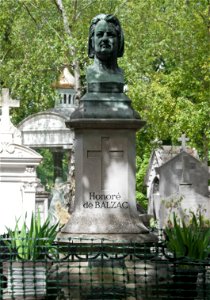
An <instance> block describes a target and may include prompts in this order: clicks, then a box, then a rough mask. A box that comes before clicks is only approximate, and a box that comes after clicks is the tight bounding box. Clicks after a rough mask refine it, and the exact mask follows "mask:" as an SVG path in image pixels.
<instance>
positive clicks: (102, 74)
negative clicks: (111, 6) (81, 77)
mask: <svg viewBox="0 0 210 300" xmlns="http://www.w3.org/2000/svg"><path fill="white" fill-rule="evenodd" d="M88 44H89V45H88V56H89V57H90V58H93V59H94V63H93V64H92V65H91V66H89V67H88V68H87V82H88V84H97V83H106V82H107V83H108V82H113V83H121V84H123V83H124V76H123V71H122V69H120V68H119V67H118V64H117V59H118V57H122V56H123V52H124V36H123V31H122V29H121V26H120V23H119V21H118V19H117V18H116V17H115V16H113V15H107V14H100V15H97V16H96V17H95V18H93V20H92V22H91V25H90V30H89V41H88Z"/></svg>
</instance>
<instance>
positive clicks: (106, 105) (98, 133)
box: [61, 14, 154, 242]
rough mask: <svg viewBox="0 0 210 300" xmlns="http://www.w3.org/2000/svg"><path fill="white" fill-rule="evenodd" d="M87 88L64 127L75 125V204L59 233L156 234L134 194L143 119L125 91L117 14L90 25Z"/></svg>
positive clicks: (139, 237) (141, 237)
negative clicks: (146, 222)
mask: <svg viewBox="0 0 210 300" xmlns="http://www.w3.org/2000/svg"><path fill="white" fill-rule="evenodd" d="M88 42H89V45H88V46H89V49H88V55H89V57H90V58H93V60H94V62H93V64H92V65H91V66H89V67H88V69H87V93H86V94H85V95H84V96H83V97H82V99H81V100H80V104H79V107H78V109H76V110H75V112H73V113H72V115H71V117H70V121H67V122H66V125H67V127H69V128H73V129H74V131H75V182H76V187H75V189H76V190H75V204H74V209H73V212H72V214H71V217H70V219H69V221H68V223H67V224H66V225H65V226H64V228H63V229H62V233H61V236H62V237H66V236H67V237H90V238H94V237H95V238H96V237H98V238H110V239H114V240H116V241H117V240H126V241H139V242H147V241H151V240H152V239H154V237H153V236H151V235H150V234H149V231H148V229H147V228H146V227H145V226H144V224H143V222H141V220H140V217H139V214H138V212H137V208H136V199H135V182H136V178H135V173H136V169H135V163H136V162H135V160H136V154H135V151H136V150H135V135H136V131H137V130H139V129H140V128H142V127H143V126H144V124H145V122H144V121H142V120H141V118H140V116H139V115H138V114H137V112H136V111H135V110H134V109H133V108H132V106H131V100H130V99H129V98H128V97H127V95H125V94H124V76H123V71H122V70H121V69H120V68H119V66H118V62H117V60H118V57H122V56H123V51H124V36H123V31H122V28H121V25H120V23H119V21H118V19H117V18H116V17H115V16H113V15H106V14H100V15H98V16H96V17H95V18H94V19H93V20H92V22H91V25H90V31H89V41H88Z"/></svg>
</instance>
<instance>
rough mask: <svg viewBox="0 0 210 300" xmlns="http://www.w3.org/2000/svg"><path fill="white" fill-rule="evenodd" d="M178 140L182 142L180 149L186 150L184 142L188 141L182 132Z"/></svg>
mask: <svg viewBox="0 0 210 300" xmlns="http://www.w3.org/2000/svg"><path fill="white" fill-rule="evenodd" d="M178 141H179V142H181V143H182V147H181V151H186V142H187V141H189V139H188V138H187V137H186V135H185V134H182V135H181V137H180V138H179V139H178Z"/></svg>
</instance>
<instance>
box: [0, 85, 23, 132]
mask: <svg viewBox="0 0 210 300" xmlns="http://www.w3.org/2000/svg"><path fill="white" fill-rule="evenodd" d="M0 106H1V107H2V113H1V125H3V126H5V127H6V126H8V125H9V124H10V123H11V122H10V116H9V109H10V107H19V106H20V101H19V100H12V98H10V96H9V89H7V88H3V89H2V95H0Z"/></svg>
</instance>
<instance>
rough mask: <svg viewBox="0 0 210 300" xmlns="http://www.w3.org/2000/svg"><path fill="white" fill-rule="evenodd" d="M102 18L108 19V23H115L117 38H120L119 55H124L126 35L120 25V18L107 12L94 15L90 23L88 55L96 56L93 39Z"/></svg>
mask: <svg viewBox="0 0 210 300" xmlns="http://www.w3.org/2000/svg"><path fill="white" fill-rule="evenodd" d="M101 20H104V21H106V22H107V23H111V24H113V25H114V27H115V29H116V32H117V38H118V51H117V57H122V56H123V53H124V35H123V31H122V28H121V25H120V22H119V21H118V19H117V18H116V17H115V16H113V15H106V14H100V15H97V16H96V17H94V18H93V19H92V21H91V24H90V29H89V39H88V56H89V57H90V58H94V55H95V51H94V48H93V45H92V39H93V36H94V33H95V27H96V25H97V23H98V22H99V21H101Z"/></svg>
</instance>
